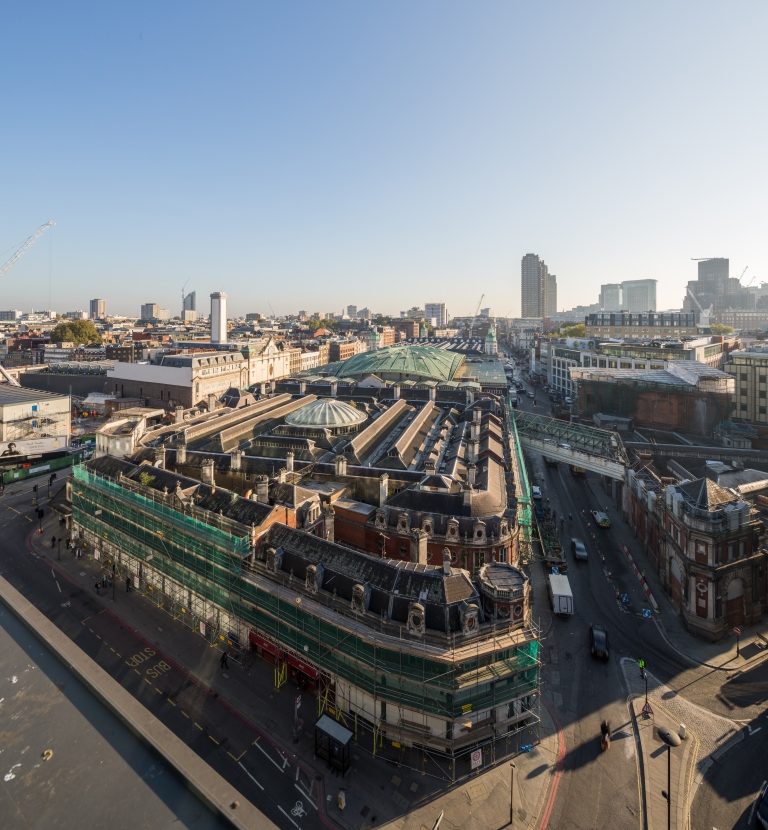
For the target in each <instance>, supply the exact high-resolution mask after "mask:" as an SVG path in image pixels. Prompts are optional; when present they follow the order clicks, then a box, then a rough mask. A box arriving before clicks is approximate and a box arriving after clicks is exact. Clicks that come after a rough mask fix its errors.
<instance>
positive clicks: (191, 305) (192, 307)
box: [181, 291, 197, 323]
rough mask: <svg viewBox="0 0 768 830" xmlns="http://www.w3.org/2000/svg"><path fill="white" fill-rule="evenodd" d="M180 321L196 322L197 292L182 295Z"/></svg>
mask: <svg viewBox="0 0 768 830" xmlns="http://www.w3.org/2000/svg"><path fill="white" fill-rule="evenodd" d="M181 319H182V321H183V322H185V323H194V322H195V320H197V292H195V291H190V292H189V294H184V295H182V300H181Z"/></svg>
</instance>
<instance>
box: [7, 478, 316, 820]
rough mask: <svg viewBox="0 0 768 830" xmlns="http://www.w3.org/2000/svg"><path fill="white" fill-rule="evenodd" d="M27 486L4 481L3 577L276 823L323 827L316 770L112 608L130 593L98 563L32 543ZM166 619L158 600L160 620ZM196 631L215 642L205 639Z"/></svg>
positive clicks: (53, 528) (51, 531) (50, 528)
mask: <svg viewBox="0 0 768 830" xmlns="http://www.w3.org/2000/svg"><path fill="white" fill-rule="evenodd" d="M31 495H32V494H31V489H30V484H29V483H27V484H26V486H23V485H17V486H16V487H14V488H6V493H5V494H4V496H3V498H2V500H0V527H2V529H3V533H4V539H5V544H4V557H3V563H2V576H3V577H4V578H5V579H7V580H8V581H9V582H10V583H11V584H13V585H14V587H16V588H17V589H18V590H19V591H21V592H22V593H23V594H24V595H25V596H27V597H28V598H30V599H31V600H33V602H34V603H35V604H36V605H37V607H38V608H39V609H40V610H41V611H43V613H44V614H46V615H47V616H48V617H49V618H50V619H51V620H53V621H54V622H55V623H56V625H57V626H58V627H59V628H61V630H62V631H64V632H65V633H66V634H67V635H68V636H69V637H70V638H71V639H72V640H73V641H74V642H75V643H76V644H77V645H78V646H79V647H80V648H81V649H82V650H83V651H84V652H85V653H86V654H88V655H89V656H90V657H91V658H92V659H93V660H95V661H96V662H97V663H98V664H99V665H100V666H101V667H102V668H103V669H105V670H106V671H107V672H108V673H109V674H110V675H111V676H112V677H114V678H115V679H116V680H117V681H118V682H119V683H121V685H123V686H124V687H125V688H126V689H127V690H129V691H130V692H131V693H132V694H133V695H134V696H135V697H136V698H137V699H139V700H140V701H141V702H142V703H143V704H144V705H145V706H146V707H147V708H148V709H149V710H150V711H151V712H152V713H153V714H154V715H155V716H156V717H158V718H159V719H160V720H161V721H162V722H163V723H164V724H165V725H166V726H168V727H169V728H170V729H171V730H172V731H173V732H175V733H176V734H177V735H178V736H179V737H180V738H182V740H184V741H185V742H186V743H187V744H188V745H189V746H191V747H192V748H194V749H195V750H196V751H197V752H198V754H199V755H200V756H201V757H202V758H204V759H205V760H206V761H207V762H208V763H209V764H210V765H211V766H212V767H213V768H214V769H215V770H216V771H218V772H219V773H220V774H221V775H223V776H225V777H226V778H227V780H229V781H230V782H231V783H232V784H234V785H235V786H236V787H237V788H238V789H239V790H240V792H242V793H243V795H244V796H245V797H246V798H248V799H249V800H250V801H251V802H252V803H253V804H255V805H256V806H258V807H259V808H260V809H261V810H262V811H263V812H264V813H265V814H266V815H268V816H269V818H271V819H272V820H273V821H274V822H275V824H277V825H278V826H290V825H291V824H293V825H294V826H296V827H301V828H310V827H320V826H322V824H321V821H320V819H319V816H318V812H317V809H318V805H319V803H320V798H319V792H318V791H317V789H316V783H315V776H314V773H313V772H312V771H311V770H309V769H308V768H307V767H306V766H305V765H303V764H302V763H301V762H300V761H299V760H298V759H296V758H295V757H294V756H293V754H292V753H291V752H290V750H289V749H288V748H286V747H282V746H280V745H279V744H278V743H277V742H276V741H275V740H274V738H272V737H271V736H270V735H269V731H268V730H265V729H264V728H263V726H257V725H256V723H255V722H253V721H251V720H249V719H248V718H246V717H245V716H244V715H243V714H241V713H240V712H238V711H237V710H235V709H234V708H232V707H230V706H228V705H227V704H226V703H225V702H224V701H223V700H221V699H220V698H219V696H218V695H217V694H216V693H215V692H212V691H211V689H210V688H207V687H205V686H203V685H202V684H200V683H199V682H198V681H197V680H196V679H195V678H193V677H192V676H191V675H190V674H189V673H188V672H187V671H186V670H185V669H184V668H183V665H182V663H180V662H178V661H177V660H176V659H174V656H173V655H171V654H168V653H164V652H163V651H162V650H161V649H160V648H159V647H158V646H157V644H156V643H154V642H150V641H148V640H147V639H146V638H145V637H143V636H142V635H141V634H139V632H138V631H136V630H134V629H133V628H132V627H131V626H129V625H127V624H126V623H125V622H124V620H122V619H121V617H120V616H118V613H119V612H120V609H121V605H122V604H124V605H126V606H127V604H128V603H131V602H132V601H133V597H132V595H131V594H130V593H128V594H127V593H126V592H125V586H124V585H120V586H115V588H116V590H115V592H114V595H115V599H114V600H113V598H112V597H113V591H112V589H109V590H107V591H104V589H101V592H100V595H97V593H96V592H95V589H94V581H95V578H96V575H97V574H98V570H97V569H96V568H95V567H94V563H87V562H86V561H85V560H77V561H76V562H73V553H72V552H71V551H65V552H64V553H63V554H62V556H63V557H64V560H65V562H63V563H61V564H60V563H59V560H58V555H59V551H58V546H56V547H55V548H54V547H49V545H48V544H44V545H43V550H45V554H44V555H43V554H41V553H39V552H37V551H36V550H35V548H34V547H33V540H34V539H36V538H37V536H36V529H37V521H33V520H32V519H33V516H32V512H31V508H30V507H29V505H30V504H31ZM41 501H43V500H41ZM44 509H45V510H46V519H47V521H48V524H47V525H45V526H46V534H45V537H44V538H45V540H48V539H49V538H50V536H51V535H55V534H56V533H57V531H58V528H59V526H58V524H56V523H51V521H50V519H51V517H50V515H49V512H50V511H49V510H48V509H47V507H46V508H44ZM34 518H35V519H36V516H35V517H34ZM40 541H41V542H42V541H43V540H42V539H41V540H40ZM65 565H67V566H66V567H65ZM73 565H75V569H74V572H73V568H72V566H73ZM95 565H98V563H95ZM136 601H137V602H141V601H142V600H141V599H138V598H137V600H136ZM113 609H114V611H113ZM116 612H117V613H116ZM166 620H167V617H166V616H165V614H164V612H162V611H160V610H159V609H158V610H157V620H156V625H157V626H158V628H162V626H163V625H165V624H166ZM194 639H195V640H196V641H197V644H200V643H202V645H203V646H204V647H205V648H206V649H207V650H208V651H211V649H210V648H209V647H208V646H207V645H206V644H205V641H203V640H201V638H194ZM217 654H218V652H216V655H217ZM217 662H218V661H217ZM307 706H308V707H310V706H311V702H309V701H308V702H307ZM265 722H268V719H265ZM313 788H315V789H314V790H313Z"/></svg>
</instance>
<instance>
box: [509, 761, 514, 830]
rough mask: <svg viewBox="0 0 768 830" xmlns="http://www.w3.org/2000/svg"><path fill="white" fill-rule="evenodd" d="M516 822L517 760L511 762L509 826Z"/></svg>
mask: <svg viewBox="0 0 768 830" xmlns="http://www.w3.org/2000/svg"><path fill="white" fill-rule="evenodd" d="M514 822H515V762H514V761H510V762H509V826H510V827H513V826H514Z"/></svg>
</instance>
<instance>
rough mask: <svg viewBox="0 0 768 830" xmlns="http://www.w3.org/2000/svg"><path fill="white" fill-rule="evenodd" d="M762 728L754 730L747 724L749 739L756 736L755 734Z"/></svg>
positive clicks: (757, 727) (758, 727)
mask: <svg viewBox="0 0 768 830" xmlns="http://www.w3.org/2000/svg"><path fill="white" fill-rule="evenodd" d="M762 728H763V727H762V726H756V727H755V728H754V729H753V728H752V727H751V725H750V724H747V729H748V730H749V735H750V737H751V736H752V735H757V733H758V732H759V731H760V730H761V729H762Z"/></svg>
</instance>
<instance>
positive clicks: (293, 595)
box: [68, 395, 540, 781]
mask: <svg viewBox="0 0 768 830" xmlns="http://www.w3.org/2000/svg"><path fill="white" fill-rule="evenodd" d="M307 398H311V400H307V399H306V398H301V397H298V398H293V399H290V398H289V396H286V395H283V396H277V397H276V398H275V399H274V406H272V404H271V400H270V399H264V400H262V401H259V404H258V405H253V406H252V411H251V413H246V410H247V409H249V408H251V407H245V408H242V409H239V410H227V409H226V408H225V409H218V410H216V411H214V412H212V413H210V414H209V415H206V416H205V417H196V418H194V419H192V420H191V421H190V422H183V421H182V422H179V423H178V424H175V425H172V426H170V427H168V426H165V427H159V428H156V429H154V430H149V431H148V432H146V433H145V434H144V435H142V436H141V437H140V439H137V446H136V447H135V448H134V449H135V451H134V452H133V453H115V454H112V455H110V454H101V456H100V457H97V458H94V459H92V460H91V461H89V462H87V463H86V464H84V465H81V466H78V467H76V468H75V470H74V475H73V479H72V482H71V486H70V492H69V494H68V496H69V504H70V507H71V517H70V528H69V532H70V534H71V537H72V538H73V540H74V541H75V542H76V543H79V544H82V545H85V546H86V547H87V548H88V549H89V550H90V551H92V552H93V555H94V556H95V557H96V558H98V559H100V560H101V561H102V562H103V563H104V567H105V569H106V571H107V572H111V573H112V575H113V579H114V580H124V579H127V580H129V582H130V583H131V584H132V586H133V588H134V589H135V590H139V591H141V592H143V593H145V594H146V595H147V596H148V597H151V598H152V600H153V601H154V602H155V604H156V605H157V606H159V607H162V608H164V609H165V610H166V611H167V612H168V613H169V614H171V615H173V616H174V617H175V618H176V619H180V620H182V621H184V622H185V623H186V624H187V625H188V626H189V627H190V628H191V629H193V630H195V631H196V632H198V633H199V635H200V636H204V637H205V638H206V639H207V640H208V641H209V642H210V643H211V644H212V645H217V646H219V647H221V648H225V649H227V650H229V651H230V653H231V654H232V655H233V656H235V657H236V656H238V655H240V656H243V655H245V654H248V655H249V657H253V656H258V657H259V658H262V659H263V660H265V661H267V662H268V663H269V664H270V665H271V671H272V672H273V676H274V685H275V688H276V689H283V688H284V687H286V686H287V687H288V688H289V689H291V688H294V687H298V688H299V689H305V690H306V689H309V690H312V691H313V692H314V693H315V695H316V701H317V716H318V718H319V717H320V716H322V715H324V714H325V715H329V716H331V717H332V718H333V719H335V720H336V721H338V723H339V724H340V725H341V726H343V727H344V728H345V729H348V730H349V733H350V735H351V736H354V740H355V742H356V745H357V746H359V747H360V748H362V749H364V750H367V751H369V752H371V753H373V754H375V755H377V756H381V757H383V758H386V759H389V760H393V761H396V762H397V763H400V764H403V765H406V766H410V767H412V768H414V769H418V770H420V771H422V772H424V773H426V774H429V775H434V776H437V777H439V778H441V779H445V780H448V781H454V780H457V779H459V778H462V777H463V776H465V775H468V774H470V772H471V771H472V769H473V766H472V763H473V762H472V757H473V753H475V756H474V757H475V758H476V757H477V755H476V753H477V751H478V750H480V752H481V755H482V757H483V758H484V761H483V765H487V764H488V763H495V762H496V761H497V760H499V759H501V758H504V757H507V756H508V755H510V754H511V753H513V752H514V751H516V749H517V747H516V746H515V743H516V742H515V741H514V740H513V736H515V735H517V734H519V733H520V732H521V731H522V730H524V729H528V728H533V729H534V730H535V728H536V725H537V724H538V721H539V669H540V660H539V653H540V643H539V630H538V626H537V624H536V622H535V620H534V618H533V615H532V611H531V604H530V593H531V590H530V582H529V578H528V575H527V573H526V570H525V568H524V567H523V565H522V560H527V559H529V556H528V551H530V536H531V515H530V497H529V495H526V494H527V492H528V487H527V484H526V483H525V478H524V476H525V472H524V468H523V469H521V468H520V466H519V465H518V463H516V462H517V460H518V459H519V458H520V455H519V449H516V448H515V446H514V440H513V439H512V436H511V435H510V433H509V432H508V431H507V429H506V422H505V418H504V417H503V416H502V417H501V418H497V417H496V416H495V415H494V414H493V409H494V407H497V406H498V401H497V402H495V403H494V400H493V399H492V398H488V399H487V400H486V401H485V408H483V406H482V405H481V402H475V403H473V404H470V405H468V406H466V407H465V408H464V412H462V411H461V410H462V408H461V407H456V405H455V404H451V405H449V406H448V407H441V405H440V403H439V400H438V401H436V402H428V403H427V404H423V403H421V402H419V403H417V405H416V406H415V407H413V406H411V405H410V404H407V402H406V401H404V400H400V401H399V404H400V405H399V406H396V407H394V412H395V413H396V416H395V417H391V418H389V419H387V418H386V417H385V415H386V412H387V411H388V410H387V406H386V404H383V403H382V402H381V401H378V403H376V404H375V408H374V409H371V408H370V406H367V407H366V406H363V405H362V404H363V401H358V402H357V404H356V406H355V408H354V409H353V408H352V407H350V406H348V405H347V404H345V405H344V406H341V407H339V406H338V405H337V406H331V407H328V406H325V407H322V408H318V406H317V403H318V401H316V400H315V398H314V396H307ZM324 402H325V403H329V402H332V401H329V400H325V401H324ZM337 403H340V402H337ZM350 410H351V412H350ZM302 411H304V412H306V413H307V417H305V418H299V417H298V416H299V415H300V414H301V413H302ZM366 411H370V412H372V413H373V414H374V416H375V420H374V422H373V423H374V424H377V425H378V426H377V429H376V432H375V434H374V433H372V432H371V424H370V423H368V424H366V421H369V420H370V418H369V417H368V416H367V414H366ZM500 411H501V412H502V413H503V405H502V406H501V407H500ZM426 412H429V413H430V416H429V419H428V420H426V421H425V418H426ZM441 413H442V414H441ZM290 414H293V417H292V418H291V419H286V416H287V415H290ZM353 414H354V415H355V417H352V415H353ZM248 415H250V419H251V421H252V423H250V424H248V423H247V422H248V421H249V417H248ZM446 416H449V419H448V420H445V418H446ZM322 418H326V419H327V422H325V423H323V424H319V423H317V420H318V419H322ZM232 419H234V420H232ZM230 421H232V423H231V425H229V424H230ZM422 422H424V423H423V425H422ZM409 424H412V427H411V428H408V425H409ZM430 425H431V426H430ZM104 429H105V433H106V435H107V441H106V444H105V442H103V441H102V442H101V443H100V438H99V436H98V435H97V445H100V446H102V447H103V446H105V445H108V444H109V441H110V440H114V441H117V440H118V439H121V440H122V439H123V438H124V437H125V436H126V435H128V434H129V433H130V432H131V431H130V428H123V427H121V428H120V429H117V427H116V426H113V427H110V425H109V424H108V425H107V426H105V428H104ZM126 429H127V430H128V431H127V432H126ZM222 429H224V431H225V432H227V434H229V435H231V436H232V437H233V438H234V436H235V433H237V440H233V441H231V440H230V439H227V443H228V445H231V446H230V451H229V452H224V453H222V452H221V451H219V452H218V453H216V452H213V451H212V449H213V444H216V443H218V442H216V441H214V440H213V439H214V437H215V436H214V433H213V432H212V431H211V430H214V431H215V432H216V433H217V434H218V435H222V436H223V435H224V432H222ZM446 429H447V430H448V433H449V436H448V440H446V441H445V445H446V448H447V449H448V451H447V452H446V451H443V452H440V453H433V454H432V455H433V457H434V456H435V455H437V457H438V463H437V464H436V465H434V464H433V463H432V462H430V460H429V459H430V452H429V448H430V446H431V445H432V443H433V442H434V439H435V437H437V438H440V436H441V433H442V435H443V436H445V434H446ZM366 430H367V435H368V436H369V437H367V438H366V447H367V449H366V452H370V453H372V456H376V446H377V445H378V444H380V443H381V442H385V444H386V446H388V447H389V446H395V445H396V446H397V448H398V455H397V456H394V455H392V453H390V454H389V455H388V457H391V458H401V459H403V464H404V465H405V466H406V467H407V469H402V467H401V468H400V469H398V468H397V466H389V467H386V468H381V469H376V468H375V467H373V468H371V467H365V468H362V467H359V468H358V467H355V466H353V465H352V464H348V462H347V458H346V455H345V453H344V446H345V445H346V444H347V443H349V444H350V445H351V446H354V447H357V444H354V441H355V437H356V436H357V435H362V434H363V433H366ZM392 430H395V432H392ZM497 431H498V432H499V438H500V439H501V440H500V441H499V449H498V450H497V449H495V447H494V443H495V440H496V439H495V438H494V437H493V436H495V434H496V432H497ZM451 433H452V434H453V435H454V438H453V439H452V438H451V437H450V435H451ZM136 434H137V435H138V433H136ZM305 434H306V436H307V437H309V436H310V434H311V436H312V440H313V441H317V440H318V439H322V440H321V441H319V443H316V444H315V447H316V448H317V450H316V451H315V452H314V453H311V452H310V454H309V457H308V459H307V462H301V463H296V462H295V457H294V455H293V451H294V450H295V452H296V455H297V456H298V455H299V452H300V447H301V446H302V442H304V441H305V438H304V437H303V436H304V435H305ZM392 435H397V436H399V443H398V442H395V444H394V445H393V443H392V441H393V438H392ZM511 439H512V440H511ZM195 441H199V442H200V445H201V446H202V445H205V446H206V447H207V448H208V449H207V451H203V450H202V449H200V450H198V449H197V448H196V443H195ZM212 442H213V444H212ZM320 444H325V445H328V444H330V445H331V447H332V450H331V449H330V448H329V450H327V451H323V452H322V453H320V452H318V451H319V450H320V449H321V446H320ZM358 444H359V442H358ZM369 444H370V446H369ZM219 446H220V444H219ZM306 446H310V445H306ZM262 447H264V448H268V449H269V451H270V453H271V454H270V456H269V457H264V456H262V457H259V456H256V455H251V454H250V453H252V452H254V450H256V451H258V450H257V448H259V449H260V448H262ZM288 447H291V450H290V451H289V450H288V449H287V448H288ZM502 447H503V448H502ZM242 448H246V449H245V452H244V451H243V449H242ZM281 450H282V452H283V453H284V454H285V453H287V452H290V455H289V457H288V460H287V464H286V467H284V468H282V469H280V470H275V460H276V459H275V454H276V453H277V452H279V451H281ZM246 453H248V454H246ZM97 454H98V453H97ZM379 455H380V453H379ZM505 455H507V456H508V459H509V461H510V463H509V464H508V465H507V468H508V469H511V470H512V471H513V472H512V476H511V480H510V484H511V486H512V490H510V491H509V492H507V488H506V487H505V476H504V473H503V470H504V467H505V458H504V456H505ZM313 456H314V460H312V461H309V458H311V457H313ZM497 456H500V457H497ZM377 457H378V456H377ZM513 457H514V459H515V460H514V461H513V460H512V458H513ZM425 464H426V465H427V466H426V469H425V467H424V465H425ZM443 465H444V469H441V467H442V466H443ZM419 468H420V469H419ZM497 468H498V469H499V470H500V471H501V475H500V476H497V473H496V470H497ZM448 471H450V475H449V472H448ZM518 476H522V477H523V479H522V481H519V480H517V477H518ZM454 490H455V491H456V492H455V493H454ZM366 494H368V495H367V496H366ZM409 494H410V495H409ZM517 495H519V496H520V497H521V498H520V502H519V505H518V499H517V498H516V496H517ZM364 498H369V499H370V501H369V502H368V503H366V502H365V501H364V500H363V499H364ZM370 502H373V503H370ZM441 505H442V508H441V507H440V506H441ZM453 510H456V511H457V513H458V515H457V517H456V518H455V519H451V516H450V512H452V511H453ZM443 511H447V512H448V515H447V516H446V515H445V514H444V512H443ZM518 511H521V512H518ZM518 519H521V520H522V525H521V524H520V523H519V522H518ZM356 520H357V522H358V525H357V527H356V526H355V521H356ZM452 522H455V524H452ZM381 528H383V529H381ZM363 531H364V532H363ZM390 536H392V537H394V538H393V539H390V538H389V537H390ZM340 537H341V538H340ZM507 538H509V540H510V541H509V542H507V541H506V540H507ZM352 540H357V541H358V542H360V543H361V544H358V545H355V544H353V542H352ZM398 540H400V541H398ZM438 551H442V553H438ZM465 562H466V563H467V564H468V566H469V567H467V568H465V567H463V563H465ZM457 563H461V564H462V566H461V567H459V566H457ZM287 693H289V694H290V693H292V692H290V691H287Z"/></svg>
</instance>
